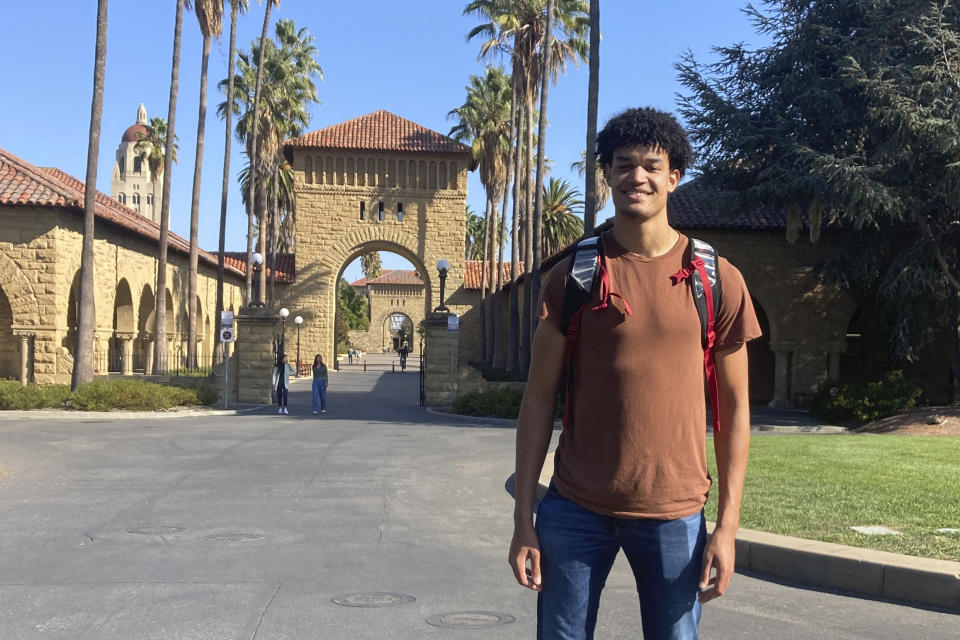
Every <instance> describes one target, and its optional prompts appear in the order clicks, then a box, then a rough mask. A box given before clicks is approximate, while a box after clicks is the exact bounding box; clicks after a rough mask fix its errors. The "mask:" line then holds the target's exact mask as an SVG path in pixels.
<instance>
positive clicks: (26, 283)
mask: <svg viewBox="0 0 960 640" xmlns="http://www.w3.org/2000/svg"><path fill="white" fill-rule="evenodd" d="M83 201H84V184H83V182H82V181H81V180H78V179H77V178H74V177H72V176H70V175H68V174H66V173H64V172H63V171H61V170H60V169H56V168H40V167H36V166H34V165H32V164H30V163H28V162H26V161H25V160H22V159H21V158H18V157H17V156H15V155H13V154H11V153H9V152H7V151H4V150H2V149H0V216H2V219H3V224H2V225H0V377H2V378H16V379H19V380H21V381H22V382H37V383H53V382H60V383H64V382H69V381H70V376H71V373H72V371H73V353H74V348H75V342H76V333H75V332H76V321H77V306H78V297H79V278H80V255H81V246H82V241H83V217H84V208H83ZM95 230H96V233H95V240H94V256H95V257H94V260H95V275H94V285H95V288H96V289H95V295H94V300H95V323H94V353H95V363H96V371H97V373H108V372H116V373H125V374H131V373H134V372H143V371H149V370H150V369H151V364H152V358H153V336H154V329H155V322H154V307H155V301H156V295H155V293H154V291H155V289H156V282H157V246H158V241H159V238H160V228H159V225H157V224H156V223H155V222H153V221H152V220H150V219H149V218H148V217H146V216H144V215H141V214H139V213H137V212H136V211H134V210H133V209H131V208H129V207H127V206H124V205H122V204H121V203H119V202H117V201H116V200H113V199H112V198H109V197H107V196H106V195H105V194H103V193H100V192H97V194H96V226H95ZM188 266H189V243H188V242H187V241H186V240H184V239H183V238H181V237H180V236H178V235H176V234H173V233H171V234H169V253H168V263H167V283H168V285H167V286H168V289H167V291H166V295H165V297H166V307H167V309H166V322H167V327H166V331H167V340H168V345H167V354H168V359H169V360H170V361H171V362H173V361H175V359H176V358H177V357H178V356H179V355H182V354H185V353H186V338H187V312H186V309H187V299H186V298H187V276H188ZM198 269H199V272H198V278H197V285H198V291H197V340H198V342H199V343H200V344H199V349H198V353H199V354H200V357H201V361H202V362H203V361H206V362H209V359H210V357H211V355H212V352H213V344H214V341H215V339H216V331H217V326H216V320H215V318H214V317H213V316H214V307H215V305H216V276H217V258H216V256H215V255H213V254H210V253H208V252H206V251H202V250H201V251H200V258H199V267H198ZM226 272H227V273H226V282H225V288H224V300H225V307H226V308H227V309H232V310H238V309H239V308H240V305H241V303H242V291H243V274H242V272H241V271H240V270H238V269H236V268H234V267H229V266H228V267H227V269H226Z"/></svg>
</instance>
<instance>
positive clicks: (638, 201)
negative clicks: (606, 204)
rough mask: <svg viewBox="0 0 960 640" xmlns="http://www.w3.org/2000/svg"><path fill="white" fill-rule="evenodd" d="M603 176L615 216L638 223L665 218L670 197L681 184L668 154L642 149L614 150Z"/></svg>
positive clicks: (657, 149) (625, 148)
mask: <svg viewBox="0 0 960 640" xmlns="http://www.w3.org/2000/svg"><path fill="white" fill-rule="evenodd" d="M603 175H604V177H605V178H606V180H607V184H609V185H610V191H611V195H612V198H613V206H614V209H615V211H616V215H617V216H618V217H621V216H622V217H624V218H627V219H630V220H638V221H645V220H650V219H653V218H656V217H658V216H661V215H662V216H666V215H667V195H669V194H670V193H671V192H673V190H674V189H676V188H677V184H678V183H679V182H680V172H679V171H678V170H676V169H674V170H671V169H670V157H669V156H668V155H667V152H666V151H664V150H663V149H661V148H659V147H648V146H641V145H631V146H626V147H618V148H617V149H615V150H614V152H613V157H612V158H611V162H610V165H609V166H606V167H604V172H603Z"/></svg>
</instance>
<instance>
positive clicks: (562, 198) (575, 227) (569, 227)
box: [542, 178, 583, 257]
mask: <svg viewBox="0 0 960 640" xmlns="http://www.w3.org/2000/svg"><path fill="white" fill-rule="evenodd" d="M542 198H543V255H544V256H545V257H549V256H552V255H553V254H555V253H557V252H558V251H560V250H561V249H563V248H565V247H567V246H568V245H570V244H572V243H574V242H576V241H577V239H578V238H580V236H581V235H583V220H581V219H580V218H579V217H577V215H576V214H577V213H578V212H581V211H582V210H583V200H581V199H580V192H579V191H577V190H576V189H574V188H573V187H572V186H571V185H570V183H569V182H567V181H566V180H561V179H558V178H550V182H549V184H548V185H546V186H545V187H544V189H543V195H542Z"/></svg>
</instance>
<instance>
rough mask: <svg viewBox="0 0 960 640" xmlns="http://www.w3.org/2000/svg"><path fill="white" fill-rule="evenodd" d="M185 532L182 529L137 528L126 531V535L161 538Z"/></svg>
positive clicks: (163, 527) (164, 527)
mask: <svg viewBox="0 0 960 640" xmlns="http://www.w3.org/2000/svg"><path fill="white" fill-rule="evenodd" d="M181 531H186V529H184V528H183V527H166V526H156V527H137V528H136V529H127V533H135V534H137V535H141V536H163V535H171V534H174V533H180V532H181Z"/></svg>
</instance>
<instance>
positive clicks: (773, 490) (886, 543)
mask: <svg viewBox="0 0 960 640" xmlns="http://www.w3.org/2000/svg"><path fill="white" fill-rule="evenodd" d="M707 453H708V459H709V461H710V474H711V476H712V477H713V478H716V477H717V476H716V463H715V461H714V459H713V440H712V439H708V440H707ZM716 513H717V502H716V492H711V496H710V500H709V501H708V503H707V517H708V518H709V519H711V520H713V519H714V518H715V517H716ZM854 525H884V526H887V527H890V528H891V529H895V530H897V531H900V532H902V533H903V535H902V536H866V535H863V534H860V533H857V532H856V531H853V530H852V529H850V527H851V526H854ZM740 526H742V527H744V528H747V529H758V530H761V531H769V532H771V533H779V534H783V535H788V536H797V537H800V538H810V539H814V540H823V541H826V542H836V543H840V544H847V545H853V546H859V547H869V548H872V549H882V550H884V551H892V552H895V553H905V554H908V555H914V556H925V557H930V558H942V559H946V560H956V561H960V534H956V533H953V534H950V533H937V529H942V528H953V529H960V438H951V437H940V436H928V437H923V436H894V435H865V434H864V435H802V436H759V437H755V438H753V439H752V441H751V449H750V465H749V467H748V469H747V480H746V486H745V487H744V496H743V510H742V513H741V517H740Z"/></svg>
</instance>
